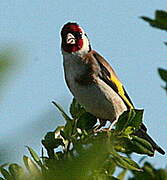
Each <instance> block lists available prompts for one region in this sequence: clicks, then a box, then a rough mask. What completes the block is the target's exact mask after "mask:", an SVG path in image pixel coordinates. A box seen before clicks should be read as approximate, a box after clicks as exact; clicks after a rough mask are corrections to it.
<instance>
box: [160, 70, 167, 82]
mask: <svg viewBox="0 0 167 180" xmlns="http://www.w3.org/2000/svg"><path fill="white" fill-rule="evenodd" d="M158 72H159V75H160V77H161V79H162V80H164V81H165V82H166V83H167V70H165V69H162V68H158Z"/></svg>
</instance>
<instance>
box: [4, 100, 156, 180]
mask: <svg viewBox="0 0 167 180" xmlns="http://www.w3.org/2000/svg"><path fill="white" fill-rule="evenodd" d="M53 103H54V105H55V106H56V107H57V109H58V110H59V111H60V112H61V114H62V116H63V117H64V119H65V122H66V123H65V125H64V126H59V127H57V128H56V129H55V130H54V131H52V132H48V133H47V134H46V135H45V137H44V139H43V140H42V144H43V146H44V147H45V149H46V151H47V156H44V153H42V157H41V158H40V157H39V156H38V155H37V154H36V153H35V152H34V151H33V149H32V148H30V147H27V148H28V150H29V152H30V154H31V157H32V159H31V158H29V157H27V156H24V157H23V162H24V165H25V167H26V169H27V170H26V171H27V173H26V171H25V170H24V169H23V168H22V167H21V166H19V165H17V164H11V165H9V168H8V170H7V169H6V168H4V167H3V166H1V173H2V175H3V176H4V178H5V179H7V180H9V179H10V180H15V179H16V180H20V179H28V178H31V179H33V178H34V179H46V180H50V179H53V180H54V179H74V180H75V179H78V178H79V179H81V180H82V179H83V180H85V179H86V180H87V179H88V180H89V179H93V180H96V179H98V180H102V179H117V178H116V177H114V176H113V173H114V172H115V169H116V167H120V168H122V169H123V171H122V172H121V174H120V175H119V176H120V177H123V176H125V172H126V171H127V170H131V171H138V172H141V171H142V168H140V167H139V165H138V164H137V163H136V162H135V161H133V160H132V159H131V158H130V154H131V153H132V152H135V153H138V154H146V155H149V156H152V155H153V153H154V151H153V149H152V146H151V145H150V144H149V142H147V141H146V140H144V139H142V138H140V137H138V136H136V135H135V132H136V131H138V129H140V126H141V123H142V116H143V110H131V111H129V112H128V111H127V112H124V113H123V114H122V115H121V116H120V118H119V120H118V122H117V124H116V127H115V129H112V130H111V131H110V130H108V128H103V129H98V128H97V127H98V125H97V119H96V117H94V116H93V115H91V114H90V113H87V112H86V111H85V109H84V108H83V107H82V106H81V105H80V104H78V103H77V102H76V100H75V99H74V100H73V102H72V104H71V106H70V114H71V117H70V116H68V115H67V113H65V111H64V110H63V108H62V107H61V106H60V105H58V104H57V103H55V102H53ZM120 152H121V153H123V154H124V155H123V154H120ZM23 177H24V178H23Z"/></svg>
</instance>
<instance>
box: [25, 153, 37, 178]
mask: <svg viewBox="0 0 167 180" xmlns="http://www.w3.org/2000/svg"><path fill="white" fill-rule="evenodd" d="M23 162H24V165H25V167H26V168H27V170H28V171H29V172H30V173H32V174H34V176H35V175H39V174H40V171H39V168H38V166H37V165H36V164H35V163H34V162H33V161H32V160H31V159H30V158H29V157H27V156H23Z"/></svg>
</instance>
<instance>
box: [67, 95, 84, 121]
mask: <svg viewBox="0 0 167 180" xmlns="http://www.w3.org/2000/svg"><path fill="white" fill-rule="evenodd" d="M85 112H86V111H85V109H84V108H83V107H82V106H81V105H80V104H79V103H78V102H77V101H76V100H75V98H73V101H72V103H71V106H70V113H71V116H72V117H73V118H79V117H80V116H81V115H82V114H83V113H85Z"/></svg>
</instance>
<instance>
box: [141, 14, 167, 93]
mask: <svg viewBox="0 0 167 180" xmlns="http://www.w3.org/2000/svg"><path fill="white" fill-rule="evenodd" d="M141 18H142V19H143V20H145V21H146V22H148V23H149V24H150V25H151V26H153V27H155V28H158V29H161V30H165V31H167V12H166V11H162V10H157V11H156V12H155V19H150V18H148V17H145V16H142V17H141ZM165 45H167V42H165ZM158 73H159V75H160V77H161V79H162V80H163V81H165V84H166V85H165V87H163V88H164V89H165V90H166V92H167V70H165V69H162V68H158Z"/></svg>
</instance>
